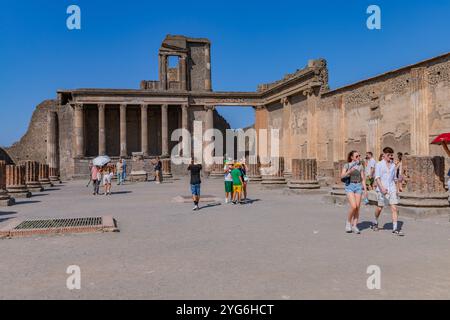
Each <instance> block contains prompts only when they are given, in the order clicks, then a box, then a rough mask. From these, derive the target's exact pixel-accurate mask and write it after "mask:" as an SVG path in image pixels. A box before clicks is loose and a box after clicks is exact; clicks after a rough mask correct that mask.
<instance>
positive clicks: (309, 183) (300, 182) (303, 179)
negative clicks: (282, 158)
mask: <svg viewBox="0 0 450 320" xmlns="http://www.w3.org/2000/svg"><path fill="white" fill-rule="evenodd" d="M291 167H292V179H291V181H290V182H289V184H288V187H289V189H294V190H295V189H300V190H302V189H303V190H311V189H320V185H319V181H318V180H317V161H316V159H292V166H291Z"/></svg>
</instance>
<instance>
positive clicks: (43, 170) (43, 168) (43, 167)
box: [39, 163, 53, 189]
mask: <svg viewBox="0 0 450 320" xmlns="http://www.w3.org/2000/svg"><path fill="white" fill-rule="evenodd" d="M49 171H50V168H49V166H48V164H42V163H40V164H39V182H40V183H41V185H42V186H43V187H44V189H45V188H50V187H53V183H52V182H51V181H50V172H49Z"/></svg>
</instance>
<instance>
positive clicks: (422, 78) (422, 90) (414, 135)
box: [411, 68, 430, 156]
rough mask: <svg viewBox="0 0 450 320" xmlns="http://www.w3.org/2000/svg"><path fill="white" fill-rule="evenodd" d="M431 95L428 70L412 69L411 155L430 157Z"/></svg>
mask: <svg viewBox="0 0 450 320" xmlns="http://www.w3.org/2000/svg"><path fill="white" fill-rule="evenodd" d="M428 96H429V94H428V83H427V76H426V68H414V69H411V111H412V112H411V153H412V154H413V155H415V156H426V155H429V154H430V153H429V151H430V142H429V139H430V137H429V120H428V115H429V113H430V110H429V109H430V108H429V97H428Z"/></svg>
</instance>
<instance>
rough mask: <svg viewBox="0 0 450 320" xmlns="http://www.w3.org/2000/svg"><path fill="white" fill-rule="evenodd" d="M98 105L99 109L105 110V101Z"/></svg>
mask: <svg viewBox="0 0 450 320" xmlns="http://www.w3.org/2000/svg"><path fill="white" fill-rule="evenodd" d="M97 107H98V109H99V110H102V111H103V110H105V104H104V103H99V104H98V105H97Z"/></svg>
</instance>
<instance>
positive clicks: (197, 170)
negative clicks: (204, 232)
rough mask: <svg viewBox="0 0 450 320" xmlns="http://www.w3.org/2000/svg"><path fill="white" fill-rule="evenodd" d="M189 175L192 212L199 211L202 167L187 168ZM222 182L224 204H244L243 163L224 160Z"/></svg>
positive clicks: (198, 165) (245, 197) (245, 178)
mask: <svg viewBox="0 0 450 320" xmlns="http://www.w3.org/2000/svg"><path fill="white" fill-rule="evenodd" d="M187 170H188V171H190V173H191V178H190V186H191V194H192V201H193V202H194V208H193V210H194V211H196V210H199V209H200V207H199V202H200V190H201V183H202V181H201V171H202V165H201V164H196V163H194V160H192V161H191V164H190V165H189V166H188V168H187ZM223 171H224V182H225V203H232V204H237V203H239V204H244V203H245V201H246V200H247V183H248V181H249V179H248V177H247V167H246V166H245V162H244V161H241V162H234V161H232V160H225V162H224V167H223Z"/></svg>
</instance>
